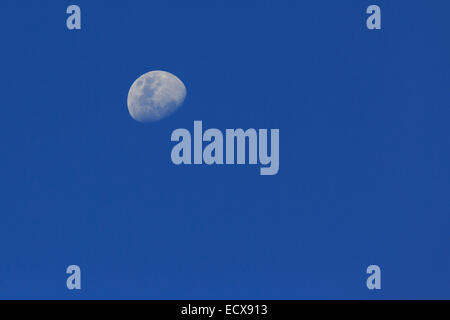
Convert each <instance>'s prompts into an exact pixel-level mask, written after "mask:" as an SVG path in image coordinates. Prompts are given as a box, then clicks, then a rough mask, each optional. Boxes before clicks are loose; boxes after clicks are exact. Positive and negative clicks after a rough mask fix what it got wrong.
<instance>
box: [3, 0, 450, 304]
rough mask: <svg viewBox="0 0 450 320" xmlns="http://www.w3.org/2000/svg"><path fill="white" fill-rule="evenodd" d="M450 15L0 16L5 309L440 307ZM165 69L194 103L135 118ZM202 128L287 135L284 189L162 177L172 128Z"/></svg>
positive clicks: (446, 276) (332, 8)
mask: <svg viewBox="0 0 450 320" xmlns="http://www.w3.org/2000/svg"><path fill="white" fill-rule="evenodd" d="M69 4H78V5H80V7H81V10H82V30H81V31H69V30H67V29H66V18H67V15H66V13H65V11H66V7H67V6H68V5H69ZM371 4H378V5H379V6H380V7H381V9H382V30H381V31H369V30H367V28H366V26H365V20H366V18H367V16H368V15H366V13H365V10H366V8H367V6H369V5H371ZM449 12H450V2H448V1H444V0H442V1H425V0H423V1H411V0H410V1H380V0H376V1H344V0H341V1H324V0H321V1H312V0H310V1H267V0H266V1H206V0H205V1H162V0H161V1H121V2H119V1H117V2H115V1H86V0H84V1H81V0H77V1H71V2H69V1H39V2H38V1H27V2H25V1H12V0H10V1H2V3H1V4H0V34H1V40H0V41H1V49H0V57H1V59H0V72H1V73H0V90H1V108H0V148H1V157H0V191H1V193H0V197H1V200H0V217H1V222H0V298H43V299H47V298H61V299H70V298H126V299H128V298H138V299H173V298H177V299H184V298H187V299H221V298H235V299H241V298H253V299H259V298H264V299H304V298H308V299H316V298H320V299H321V298H325V299H342V298H356V299H372V298H374V299H378V298H404V299H407V298H413V299H418V298H450V273H449V270H450V256H449V245H450V232H449V229H450V218H449V216H450V126H449V121H450V58H449V57H450V42H449V38H450V37H449V33H450V20H449V19H448V15H449ZM158 69H160V70H166V71H169V72H172V73H174V74H175V75H177V76H178V77H179V78H180V79H181V80H182V81H183V82H184V83H185V85H186V87H187V99H186V102H185V104H184V106H183V107H182V108H181V109H180V110H179V111H177V113H175V114H174V115H172V116H171V117H169V118H167V119H164V120H163V121H160V122H157V123H153V124H146V125H145V124H140V123H138V122H136V121H134V120H133V119H132V118H131V117H130V116H129V114H128V110H127V105H126V98H127V93H128V89H129V87H130V86H131V84H132V82H133V81H134V80H135V79H136V78H137V77H139V76H140V75H141V74H143V73H145V72H148V71H151V70H158ZM194 120H203V126H204V128H210V127H215V128H220V129H222V130H225V128H239V127H241V128H244V129H246V128H268V129H270V128H279V129H280V171H279V174H278V175H276V176H260V175H259V166H225V165H224V166H206V165H203V166H194V165H191V166H175V165H173V164H172V162H171V161H170V150H171V148H172V146H173V143H172V142H170V134H171V132H172V131H173V130H174V129H176V128H188V129H190V130H191V131H192V128H193V121H194ZM70 264H77V265H79V266H80V267H81V269H82V290H81V291H79V292H74V291H69V290H67V288H66V277H67V275H66V273H65V269H66V267H67V266H68V265H70ZM370 264H377V265H379V266H380V267H381V269H382V290H381V291H369V290H368V289H367V288H366V284H365V282H366V277H367V275H366V273H365V270H366V268H367V266H368V265H370Z"/></svg>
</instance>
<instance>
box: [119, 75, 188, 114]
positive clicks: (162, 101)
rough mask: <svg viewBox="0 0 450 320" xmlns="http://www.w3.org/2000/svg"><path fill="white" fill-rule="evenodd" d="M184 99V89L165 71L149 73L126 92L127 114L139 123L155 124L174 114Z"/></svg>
mask: <svg viewBox="0 0 450 320" xmlns="http://www.w3.org/2000/svg"><path fill="white" fill-rule="evenodd" d="M185 98H186V87H185V86H184V84H183V82H182V81H181V80H180V79H178V78H177V77H176V76H175V75H173V74H171V73H170V72H166V71H160V70H156V71H150V72H147V73H145V74H143V75H142V76H140V77H139V78H137V79H136V81H134V82H133V84H132V85H131V87H130V90H129V91H128V99H127V104H128V112H129V113H130V115H131V117H132V118H133V119H134V120H136V121H139V122H155V121H158V120H161V119H163V118H165V117H167V116H169V115H171V114H172V113H174V112H175V111H176V110H177V109H178V108H179V107H180V106H181V105H182V104H183V102H184V99H185Z"/></svg>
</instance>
